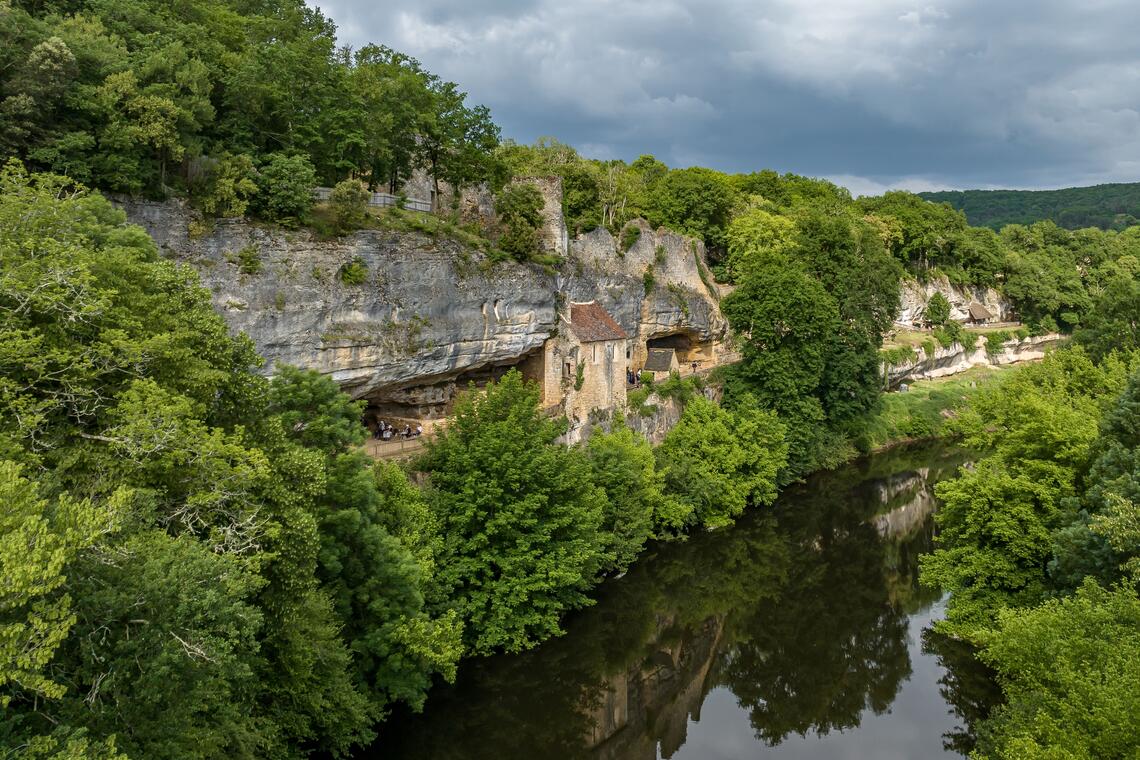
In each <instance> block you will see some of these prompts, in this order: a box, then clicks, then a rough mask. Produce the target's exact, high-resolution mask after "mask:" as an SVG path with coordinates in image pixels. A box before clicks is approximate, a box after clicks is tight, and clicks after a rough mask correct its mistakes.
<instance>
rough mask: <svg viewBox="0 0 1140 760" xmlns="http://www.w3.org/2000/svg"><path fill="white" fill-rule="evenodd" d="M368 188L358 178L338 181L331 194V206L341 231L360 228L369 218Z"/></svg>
mask: <svg viewBox="0 0 1140 760" xmlns="http://www.w3.org/2000/svg"><path fill="white" fill-rule="evenodd" d="M368 200H369V193H368V188H367V187H366V186H365V184H364V183H363V182H361V181H360V180H357V179H346V180H341V181H340V182H338V183H336V187H334V188H333V189H332V193H330V194H329V208H330V209H331V210H332V214H333V221H334V223H335V224H336V228H337V230H338V231H339V232H341V233H344V232H350V231H352V230H356V229H360V228H361V227H363V226H364V223H365V221H367V219H368Z"/></svg>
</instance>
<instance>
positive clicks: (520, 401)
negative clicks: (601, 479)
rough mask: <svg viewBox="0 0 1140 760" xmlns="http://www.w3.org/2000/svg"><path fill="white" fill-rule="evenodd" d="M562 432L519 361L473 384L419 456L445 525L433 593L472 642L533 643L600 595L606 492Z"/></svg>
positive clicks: (512, 647) (495, 645) (510, 647)
mask: <svg viewBox="0 0 1140 760" xmlns="http://www.w3.org/2000/svg"><path fill="white" fill-rule="evenodd" d="M562 432H563V427H562V425H561V424H560V423H559V422H557V421H555V420H550V419H547V418H545V417H543V416H542V415H541V414H540V412H539V390H538V388H537V386H535V385H533V384H527V383H526V382H524V380H523V378H522V375H521V374H519V373H518V371H515V370H512V371H511V372H508V373H507V374H506V375H505V376H504V377H503V379H502V380H500V381H499V382H497V383H494V384H492V385H489V386H487V388H486V389H484V390H482V391H476V390H474V389H471V390H470V391H469V392H468V393H467V394H465V395H463V396H462V397H461V398H460V400H459V401H458V402H457V403H456V406H455V415H454V419H453V420H452V421H451V423H450V424H449V425H448V427H447V428H446V430H445V431H444V432H443V433H441V434H440V435H439V436H438V437H437V438H436V439H434V440H433V441H430V442H429V444H428V453H427V454H426V455H425V457H424V459H423V461H422V462H420V465H419V466H420V467H421V468H422V469H423V470H424V471H425V472H426V473H427V474H428V476H429V478H430V483H431V488H430V490H429V492H428V503H429V504H430V505H431V509H432V512H433V513H434V516H435V520H436V522H437V524H438V526H439V532H440V547H439V553H438V554H437V556H436V578H435V584H436V594H435V597H434V604H435V607H436V608H437V609H439V610H455V611H457V612H458V613H459V616H460V618H461V619H462V620H463V621H464V623H465V624H466V630H465V633H464V641H465V643H466V645H467V647H468V648H469V649H470V650H471V651H473V652H476V653H480V654H485V653H488V652H491V651H494V650H496V649H505V650H507V651H519V650H522V649H526V648H529V647H531V646H534V644H536V643H538V642H539V641H541V640H543V639H544V638H547V637H548V636H551V635H556V634H558V633H560V632H561V628H560V623H559V621H560V618H561V615H562V613H563V612H564V611H566V610H570V609H574V608H576V607H581V606H583V605H586V604H588V603H589V599H588V598H587V597H586V595H585V593H584V592H585V591H586V589H588V588H589V587H590V586H591V585H592V582H593V580H594V578H595V577H596V575H597V574H598V573H599V571H600V570H601V569H602V567H603V565H604V562H605V552H604V551H603V548H602V541H601V540H599V537H598V530H599V527H600V525H601V520H602V516H603V513H604V511H605V508H606V494H605V491H603V490H602V489H601V488H599V487H598V486H597V485H595V484H594V483H593V481H592V480H591V478H590V464H589V462H588V461H587V459H586V458H585V456H583V455H582V453H581V452H579V451H577V450H573V449H566V448H565V447H563V446H558V445H554V442H555V439H556V438H557V437H558V436H559V435H560V434H561V433H562Z"/></svg>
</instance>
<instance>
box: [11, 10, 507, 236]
mask: <svg viewBox="0 0 1140 760" xmlns="http://www.w3.org/2000/svg"><path fill="white" fill-rule="evenodd" d="M4 13H5V24H4V28H3V30H2V31H0V40H2V41H3V42H2V45H0V47H2V48H3V49H4V51H5V54H4V65H3V67H2V69H0V70H2V71H3V74H0V97H2V98H3V99H4V102H5V103H6V105H5V109H4V110H5V119H4V121H3V124H2V126H0V150H3V153H4V154H5V155H15V156H18V157H21V158H23V159H25V160H26V161H28V163H29V164H31V165H33V166H35V167H37V168H41V169H50V170H52V171H56V172H62V173H67V174H69V175H71V176H74V177H76V178H77V179H81V180H83V181H85V182H88V183H90V184H92V185H94V186H97V187H100V188H106V189H110V190H114V191H119V192H145V193H147V194H149V195H153V196H165V195H168V194H170V193H178V192H185V191H189V192H190V193H191V195H192V196H193V197H195V198H197V199H199V200H200V201H202V205H203V208H204V209H205V210H207V212H208V213H217V214H229V213H234V214H238V213H240V207H241V204H242V203H243V202H245V200H248V199H249V198H250V196H251V193H250V192H249V186H248V184H246V180H245V179H244V178H245V177H246V176H247V175H248V173H247V172H246V171H244V169H245V167H246V166H247V162H252V163H253V164H254V165H257V166H259V167H262V174H263V175H264V174H265V172H266V168H267V167H269V168H270V169H271V171H270V172H269V173H270V174H273V175H277V176H278V178H279V179H280V178H283V177H281V172H279V171H277V169H279V168H282V166H281V164H280V160H278V159H284V160H293V159H294V158H295V159H297V160H301V159H303V161H304V164H305V165H306V166H307V167H309V169H310V172H309V173H308V174H309V176H304V177H303V176H301V175H300V174H294V176H293V177H292V180H293V181H295V182H296V183H297V184H303V185H304V188H303V189H304V192H305V193H306V194H307V193H310V192H311V191H312V188H313V186H314V185H315V184H316V181H315V180H316V179H317V178H319V179H320V181H321V182H322V183H324V184H326V185H331V184H334V183H335V182H336V181H338V180H340V179H343V178H345V177H349V176H359V177H366V178H367V179H368V183H369V185H370V186H371V187H377V186H381V185H383V186H385V189H391V190H395V189H396V188H397V187H398V185H399V184H400V183H402V182H403V181H404V180H405V179H407V178H408V177H409V176H410V175H411V172H412V171H413V169H415V168H416V167H420V166H422V167H428V168H430V169H431V171H432V175H433V176H434V177H435V178H436V179H437V180H439V181H444V182H448V183H451V184H452V185H453V186H455V187H462V186H467V185H472V184H476V183H479V182H484V181H487V182H490V183H491V184H496V183H501V181H502V180H503V179H504V176H503V167H502V164H501V163H500V162H499V161H498V159H497V158H496V156H495V149H496V147H497V145H498V142H499V131H498V127H496V126H495V124H494V123H493V122H492V121H491V118H490V114H489V112H488V111H487V109H486V108H484V107H482V106H472V105H470V104H468V103H467V99H466V95H465V93H463V92H461V91H460V90H459V88H458V87H457V86H456V85H455V84H453V83H451V82H445V81H443V80H441V79H440V78H439V77H437V76H435V75H433V74H432V73H430V72H428V71H426V70H425V69H424V68H423V67H422V66H421V65H420V64H419V62H418V61H416V60H415V59H413V58H410V57H409V56H406V55H404V54H402V53H398V52H396V51H393V50H391V49H389V48H386V47H383V46H378V45H364V46H362V47H361V48H359V49H358V50H355V51H346V50H342V49H340V48H339V47H338V45H337V42H336V28H335V26H334V25H333V23H332V22H331V21H330V20H329V19H328V18H326V17H325V16H324V15H323V14H322V13H321V12H320V11H319V10H316V9H313V8H310V7H307V6H305V5H304V4H303V3H301V2H299V1H298V0H283V1H282V2H273V3H268V4H253V5H250V4H233V3H229V4H223V5H218V4H216V3H208V2H202V1H201V0H192V2H190V3H189V4H181V5H171V4H169V3H161V2H156V1H155V0H137V1H136V2H132V3H129V4H128V5H127V6H123V5H122V4H121V3H120V4H115V3H107V2H101V1H100V2H89V3H81V4H77V3H70V4H63V5H60V4H56V3H47V4H42V3H41V4H37V3H31V4H27V3H18V4H15V6H14V7H7V8H6V10H5V11H4ZM237 29H240V30H245V32H244V33H241V34H237V33H235V32H234V30H237ZM275 157H278V158H275ZM314 171H315V174H312V172H314ZM290 173H292V172H286V174H290ZM302 180H305V181H304V182H302ZM256 182H257V185H258V191H257V198H256V200H257V205H258V206H259V207H260V210H259V213H262V214H263V215H264V216H265V217H266V218H270V219H300V218H302V216H303V211H304V209H303V208H300V206H301V205H303V203H300V202H299V201H300V200H301V199H300V195H299V194H294V193H292V192H290V191H286V190H276V189H275V188H274V186H275V185H276V184H277V182H276V181H275V180H273V179H270V178H269V177H264V176H262V177H258V178H257V179H256ZM437 189H438V188H437ZM267 192H271V193H275V194H276V193H281V194H282V195H287V196H291V198H289V199H284V198H277V199H272V198H264V197H262V196H264V195H265V194H266V193H267ZM283 207H286V208H283Z"/></svg>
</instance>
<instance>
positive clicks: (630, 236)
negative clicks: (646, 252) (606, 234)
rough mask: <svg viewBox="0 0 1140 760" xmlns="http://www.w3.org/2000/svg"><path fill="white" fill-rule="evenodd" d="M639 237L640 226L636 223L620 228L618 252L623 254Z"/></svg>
mask: <svg viewBox="0 0 1140 760" xmlns="http://www.w3.org/2000/svg"><path fill="white" fill-rule="evenodd" d="M640 238H641V228H640V227H638V226H637V225H636V224H629V225H626V226H625V227H624V228H622V231H621V240H620V241H618V252H620V253H621V254H622V255H625V252H626V251H628V250H629V249H630V248H633V246H634V244H635V243H636V242H637V241H638V240H639V239H640Z"/></svg>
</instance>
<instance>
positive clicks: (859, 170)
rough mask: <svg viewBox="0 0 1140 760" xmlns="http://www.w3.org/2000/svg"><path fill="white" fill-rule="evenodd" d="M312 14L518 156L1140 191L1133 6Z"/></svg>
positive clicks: (450, 9) (730, 2)
mask: <svg viewBox="0 0 1140 760" xmlns="http://www.w3.org/2000/svg"><path fill="white" fill-rule="evenodd" d="M316 1H317V2H318V3H319V4H320V5H321V7H322V8H323V9H324V10H325V12H326V13H328V14H329V15H330V16H332V18H333V19H334V20H336V22H337V23H338V25H339V27H340V35H341V41H342V42H344V43H348V44H353V45H360V44H363V43H365V42H368V41H379V42H384V43H385V44H388V45H391V46H392V47H395V48H397V49H400V50H403V51H405V52H408V53H410V54H412V55H415V56H416V57H418V58H420V59H421V60H422V61H423V62H424V64H425V65H427V66H428V67H429V68H430V69H432V70H433V71H435V72H436V73H438V74H440V75H441V76H443V77H445V78H447V79H451V80H454V81H456V82H459V83H460V85H462V86H463V88H464V89H466V90H467V91H468V92H469V93H470V94H471V97H472V99H473V100H475V101H476V102H482V103H486V104H487V105H488V106H490V107H491V109H492V111H493V113H494V114H495V117H496V120H497V121H498V122H499V123H500V124H501V125H502V126H503V130H504V134H505V135H507V136H509V137H513V138H515V139H518V140H520V141H525V142H529V141H531V140H533V139H535V138H536V137H539V136H544V135H551V136H556V137H558V138H560V139H562V140H564V141H566V142H569V143H572V144H575V145H578V146H580V147H582V148H583V149H584V150H586V151H587V152H589V153H590V154H591V155H596V156H604V155H606V154H608V155H611V156H613V157H619V158H625V159H631V158H634V157H636V156H637V155H638V154H640V153H654V154H655V155H657V156H659V157H660V158H662V159H663V160H666V161H668V162H669V163H671V164H674V165H687V164H692V163H701V164H706V165H710V166H714V167H716V168H720V169H724V170H728V171H749V170H752V169H756V168H762V167H772V168H776V169H778V170H780V171H795V172H800V173H805V174H811V175H816V176H829V177H835V178H841V179H844V180H845V181H848V182H849V183H850V184H852V185H860V186H861V187H865V188H881V187H889V186H893V185H904V186H916V187H917V186H922V187H926V186H948V187H964V186H1016V187H1045V186H1059V185H1065V184H1072V183H1085V182H1093V181H1110V180H1130V179H1140V176H1138V171H1140V87H1137V84H1140V49H1138V48H1136V46H1135V44H1134V40H1135V39H1136V38H1137V36H1138V34H1137V33H1138V32H1140V6H1136V5H1135V4H1134V3H1132V2H1125V1H1124V0H1099V1H1098V2H1090V3H1080V4H1078V3H1073V2H1061V1H1060V0H1042V2H1036V3H1032V4H1027V3H993V2H984V1H983V0H934V1H933V2H926V1H925V0H919V2H910V1H909V0H878V2H875V3H866V2H861V1H860V0H817V1H816V2H813V3H806V2H801V1H793V0H765V1H762V2H754V1H751V0H642V1H641V2H636V1H632V0H631V1H629V2H623V3H612V2H605V1H604V0H576V1H575V2H565V0H561V1H557V2H556V1H555V0H472V1H469V2H445V1H444V0H426V1H425V2H421V3H414V4H406V5H401V6H397V7H395V8H393V7H392V6H387V7H383V6H379V5H376V4H373V3H370V2H365V0H316Z"/></svg>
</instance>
